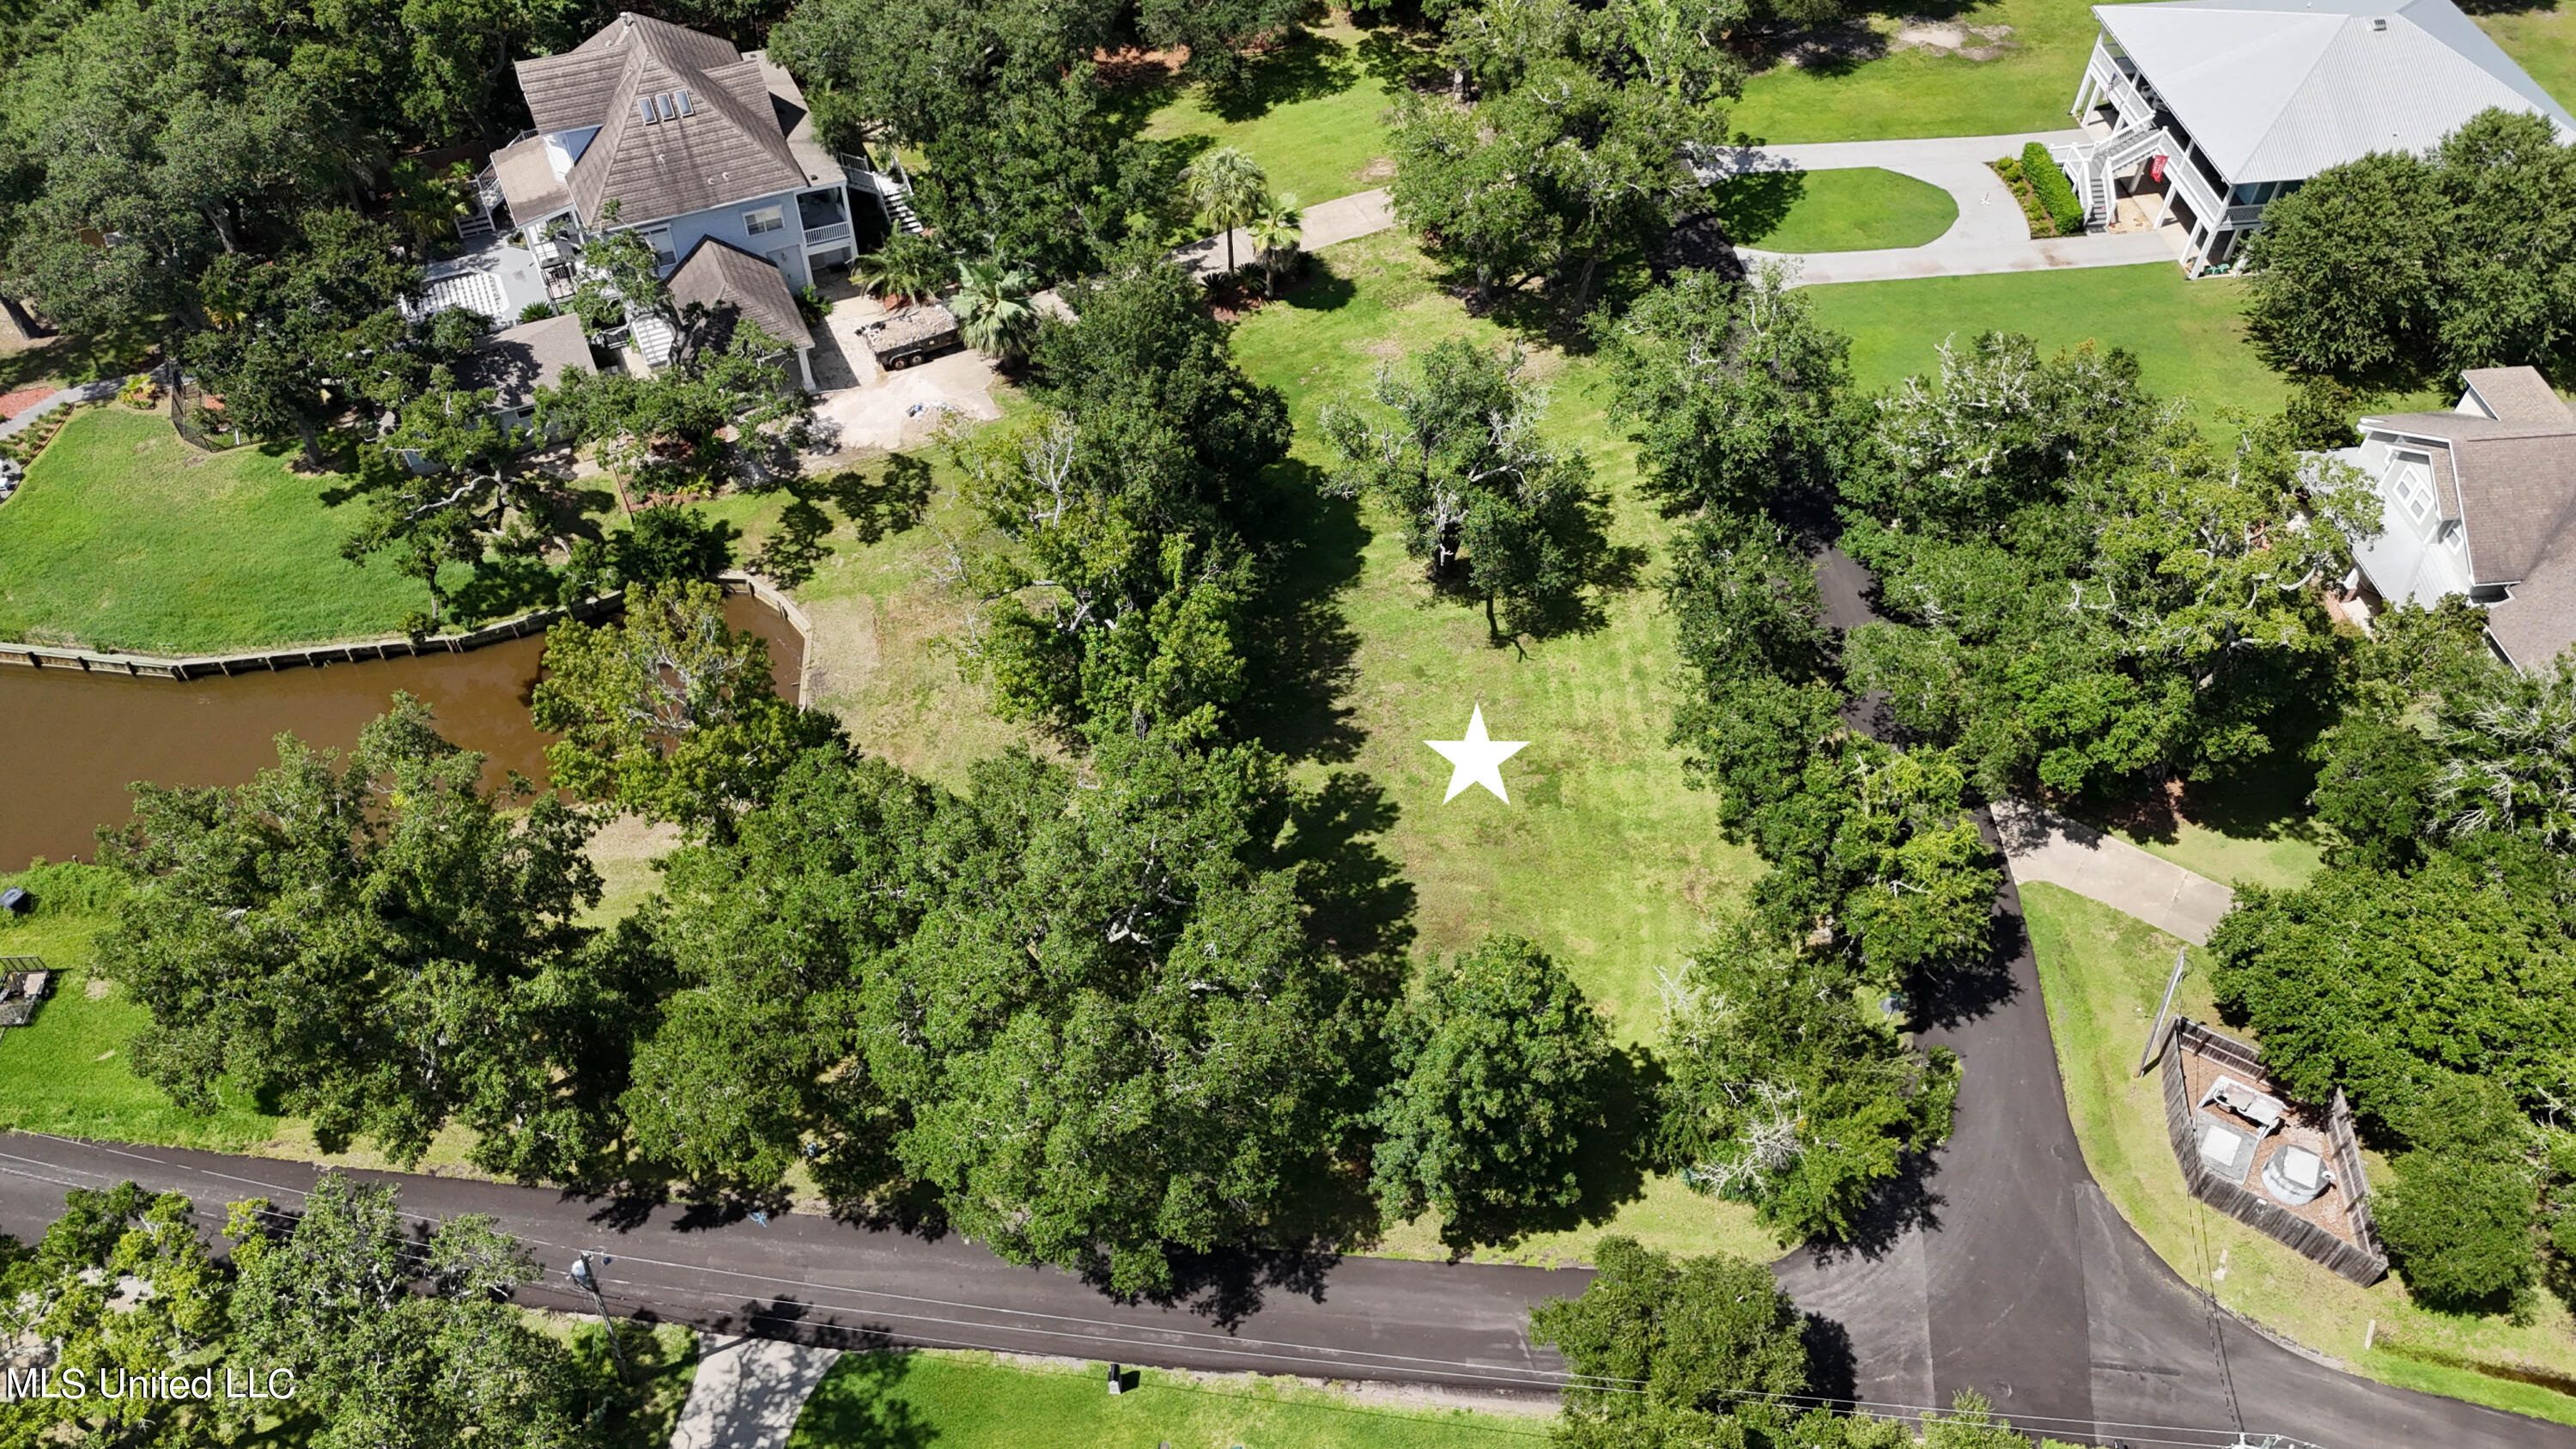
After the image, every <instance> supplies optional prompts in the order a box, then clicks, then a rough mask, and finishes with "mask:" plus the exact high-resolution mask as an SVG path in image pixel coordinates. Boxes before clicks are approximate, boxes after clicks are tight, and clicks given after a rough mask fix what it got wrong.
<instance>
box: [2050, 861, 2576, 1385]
mask: <svg viewBox="0 0 2576 1449" xmlns="http://www.w3.org/2000/svg"><path fill="white" fill-rule="evenodd" d="M2021 900H2022V909H2023V911H2024V913H2025V916H2026V917H2027V919H2028V921H2029V925H2030V934H2031V945H2032V949H2033V951H2034V953H2035V954H2036V955H2037V957H2038V960H2039V976H2040V987H2041V992H2042V995H2043V996H2044V997H2045V998H2046V1001H2047V1005H2048V1022H2049V1031H2050V1034H2051V1035H2052V1036H2053V1037H2054V1038H2055V1041H2056V1045H2057V1062H2058V1071H2059V1074H2060V1076H2061V1077H2062V1078H2063V1080H2064V1082H2065V1086H2066V1105H2067V1111H2068V1115H2070V1116H2071V1117H2072V1118H2073V1119H2074V1122H2075V1135H2076V1138H2077V1140H2078V1141H2079V1142H2080V1143H2081V1144H2082V1146H2083V1149H2084V1161H2085V1165H2086V1166H2087V1167H2089V1168H2090V1169H2091V1170H2092V1173H2093V1177H2094V1180H2095V1181H2097V1182H2099V1183H2100V1184H2101V1186H2102V1191H2103V1192H2104V1193H2105V1194H2106V1195H2107V1196H2108V1197H2109V1198H2110V1200H2111V1202H2112V1205H2113V1206H2114V1207H2116V1208H2118V1209H2119V1212H2120V1215H2121V1216H2122V1217H2124V1218H2126V1219H2128V1221H2129V1224H2130V1226H2132V1227H2134V1228H2136V1229H2137V1230H2138V1235H2139V1236H2140V1237H2143V1238H2145V1239H2146V1241H2147V1243H2148V1245H2149V1246H2150V1247H2152V1248H2154V1249H2155V1251H2156V1253H2157V1255H2158V1256H2160V1257H2162V1258H2163V1259H2164V1260H2165V1262H2166V1263H2167V1264H2169V1265H2171V1266H2172V1268H2173V1269H2174V1271H2175V1272H2177V1273H2179V1274H2181V1275H2182V1277H2183V1278H2184V1280H2185V1281H2187V1282H2190V1283H2192V1284H2193V1285H2195V1286H2197V1287H2200V1288H2202V1289H2205V1290H2208V1291H2211V1292H2213V1293H2215V1294H2216V1295H2217V1298H2218V1301H2219V1302H2220V1303H2221V1304H2222V1305H2224V1306H2225V1307H2227V1308H2228V1309H2230V1310H2231V1311H2234V1312H2236V1313H2240V1314H2242V1315H2244V1316H2245V1317H2247V1318H2250V1319H2252V1320H2254V1321H2255V1322H2257V1323H2259V1324H2262V1325H2263V1326H2264V1327H2266V1328H2267V1329H2270V1330H2271V1331H2273V1332H2275V1333H2278V1334H2280V1335H2282V1336H2284V1337H2286V1338H2288V1339H2290V1340H2291V1341H2293V1342H2296V1343H2298V1344H2301V1345H2303V1346H2305V1347H2307V1348H2310V1349H2314V1350H2317V1351H2319V1352H2322V1353H2327V1354H2331V1355H2333V1356H2335V1357H2336V1358H2338V1359H2341V1360H2343V1361H2344V1363H2345V1364H2346V1365H2347V1366H2349V1367H2351V1368H2352V1369H2354V1370H2355V1371H2357V1372H2360V1373H2364V1374H2367V1375H2369V1376H2370V1377H2372V1378H2376V1379H2381V1380H2384V1381H2386V1382H2388V1383H2393V1384H2400V1385H2404V1386H2406V1387H2409V1388H2419V1389H2424V1390H2427V1391H2429V1392H2433V1393H2440V1394H2449V1395H2451V1396H2453V1397H2455V1398H2462V1399H2468V1400H2471V1401H2474V1402H2477V1403H2482V1404H2490V1405H2493V1406H2495V1407H2497V1408H2500V1409H2507V1410H2511V1411H2513V1412H2515V1413H2522V1414H2531V1415H2534V1416H2537V1417H2540V1418H2545V1419H2554V1420H2557V1421H2558V1422H2561V1423H2570V1424H2576V1397H2570V1396H2568V1395H2565V1394H2560V1393H2555V1392H2552V1391H2551V1390H2548V1389H2545V1388H2541V1387H2539V1386H2537V1385H2533V1384H2528V1383H2519V1382H2514V1381H2512V1380H2509V1379H2505V1378H2498V1377H2493V1376H2490V1375H2488V1374H2482V1373H2477V1372H2474V1371H2471V1370H2468V1369H2464V1368H2460V1367H2455V1366H2452V1365H2449V1364H2445V1363H2441V1362H2437V1361H2433V1360H2435V1359H2437V1358H2439V1357H2444V1356H2447V1357H2450V1358H2453V1359H2457V1360H2463V1361H2474V1362H2481V1363H2486V1364H2490V1365H2499V1366H2513V1365H2526V1366H2529V1367H2531V1368H2535V1369H2540V1370H2544V1371H2547V1372H2553V1373H2562V1374H2563V1373H2576V1336H2571V1330H2576V1319H2571V1317H2570V1314H2569V1311H2568V1307H2567V1305H2566V1304H2565V1303H2563V1302H2561V1301H2560V1300H2559V1299H2558V1298H2557V1297H2555V1296H2553V1295H2551V1294H2549V1293H2546V1292H2543V1293H2540V1294H2537V1295H2535V1298H2534V1302H2533V1305H2532V1310H2531V1312H2530V1314H2529V1316H2528V1318H2527V1319H2526V1321H2524V1322H2520V1323H2516V1322H2514V1321H2512V1319H2510V1318H2508V1317H2505V1316H2502V1315H2497V1316H2490V1317H2483V1318H2472V1317H2462V1316H2457V1315H2451V1314H2437V1313H2430V1312H2426V1311H2425V1310H2423V1309H2420V1308H2417V1307H2416V1306H2414V1305H2413V1304H2412V1303H2410V1302H2409V1301H2408V1300H2407V1297H2406V1290H2405V1288H2404V1286H2403V1285H2402V1284H2401V1283H2400V1282H2399V1281H2398V1280H2397V1279H2395V1278H2393V1277H2392V1278H2384V1279H2382V1280H2380V1281H2379V1282H2378V1283H2377V1284H2375V1285H2373V1286H2371V1287H2368V1288H2363V1287H2359V1286H2357V1285H2355V1284H2352V1283H2349V1282H2347V1281H2345V1280H2344V1279H2341V1278H2338V1277H2336V1276H2335V1275H2334V1274H2333V1273H2332V1272H2330V1271H2328V1270H2327V1269H2325V1268H2323V1267H2321V1266H2319V1265H2318V1264H2315V1263H2312V1262H2310V1261H2308V1260H2307V1259H2306V1258H2303V1257H2301V1256H2299V1255H2298V1254H2297V1253H2296V1252H2293V1251H2292V1250H2290V1249H2289V1248H2287V1247H2285V1246H2283V1245H2282V1244H2280V1243H2277V1242H2275V1241H2273V1240H2272V1239H2270V1238H2268V1237H2265V1236H2264V1235H2263V1234H2261V1233H2259V1232H2256V1231H2255V1230H2254V1229H2252V1228H2250V1227H2247V1226H2245V1225H2244V1224H2242V1223H2239V1222H2237V1221H2235V1220H2234V1219H2232V1218H2229V1217H2227V1216H2226V1215H2225V1214H2223V1213H2220V1212H2217V1211H2214V1210H2212V1209H2210V1208H2208V1207H2205V1206H2203V1205H2202V1204H2200V1203H2197V1202H2195V1201H2193V1200H2192V1198H2191V1197H2190V1196H2189V1194H2188V1193H2187V1192H2186V1191H2185V1190H2184V1187H2183V1179H2182V1169H2181V1168H2180V1167H2179V1166H2178V1165H2177V1164H2176V1162H2175V1160H2174V1154H2173V1146H2172V1143H2171V1142H2170V1140H2169V1139H2168V1138H2167V1135H2166V1129H2165V1117H2164V1105H2163V1097H2162V1093H2161V1090H2160V1087H2159V1081H2158V1078H2157V1076H2156V1074H2155V1073H2153V1072H2149V1073H2148V1074H2146V1075H2144V1076H2137V1075H2134V1073H2135V1071H2136V1068H2137V1065H2138V1058H2139V1054H2140V1052H2141V1051H2142V1050H2143V1049H2144V1047H2145V1046H2146V1041H2147V1032H2148V1029H2149V1027H2150V1026H2151V1025H2152V1023H2153V1020H2154V1017H2155V1012H2156V1006H2157V1003H2158V1001H2159V1000H2160V999H2161V997H2162V995H2163V992H2164V986H2165V980H2166V977H2167V975H2168V974H2169V973H2170V972H2171V971H2172V969H2173V961H2174V952H2175V951H2176V950H2177V949H2179V948H2180V947H2181V944H2182V943H2181V942H2179V941H2176V940H2175V939H2174V938H2173V937H2171V936H2168V935H2166V934H2165V933H2163V932H2162V931H2159V930H2156V929H2155V928H2154V927H2152V926H2149V925H2146V924H2145V923H2143V922H2140V921H2138V920H2135V919H2133V918H2131V917H2129V916H2125V915H2122V914H2120V913H2119V912H2117V911H2114V910H2112V909H2111V908H2110V907H2108V906H2105V905H2100V904H2097V903H2095V902H2093V901H2089V900H2086V899H2084V898H2083V897H2081V896H2077V895H2074V894H2073V893H2071V892H2068V891H2065V890H2061V889H2059V888H2058V887H2056V886H2052V885H2036V884H2034V885H2025V886H2023V887H2022V888H2021ZM2174 1010H2175V1011H2177V1012H2179V1013H2181V1014H2183V1015H2187V1016H2192V1017H2196V1018H2199V1019H2201V1020H2204V1021H2215V1020H2216V1019H2217V1013H2216V1010H2215V1008H2214V1007H2213V1006H2212V1004H2211V1001H2210V992H2209V980H2208V975H2207V969H2206V965H2205V963H2203V962H2202V961H2201V960H2200V959H2199V958H2198V956H2197V953H2195V958H2194V965H2193V968H2192V970H2191V971H2190V972H2189V973H2188V974H2187V975H2185V976H2184V978H2183V982H2182V989H2181V991H2180V993H2179V994H2178V995H2177V997H2176V1000H2175V1003H2174ZM2230 1030H2231V1031H2233V1030H2236V1029H2235V1028H2230ZM2370 1171H2371V1173H2372V1174H2373V1180H2374V1181H2375V1182H2380V1183H2385V1182H2386V1181H2388V1173H2387V1170H2386V1167H2385V1165H2384V1164H2382V1163H2380V1162H2378V1161H2376V1160H2373V1161H2372V1162H2371V1163H2370ZM2366 1339H2367V1340H2372V1341H2373V1346H2372V1347H2370V1348H2368V1349H2365V1348H2364V1347H2363V1344H2364V1342H2365V1340H2366Z"/></svg>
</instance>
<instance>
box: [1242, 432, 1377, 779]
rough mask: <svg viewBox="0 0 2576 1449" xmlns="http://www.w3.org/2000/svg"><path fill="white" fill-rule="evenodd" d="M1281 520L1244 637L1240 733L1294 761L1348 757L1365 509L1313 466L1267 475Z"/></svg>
mask: <svg viewBox="0 0 2576 1449" xmlns="http://www.w3.org/2000/svg"><path fill="white" fill-rule="evenodd" d="M1270 478H1271V480H1272V483H1273V486H1274V489H1275V494H1274V496H1275V497H1276V499H1277V513H1276V516H1275V518H1274V519H1273V520H1272V522H1271V524H1270V526H1269V528H1268V529H1267V530H1266V531H1267V532H1268V533H1269V534H1270V536H1271V538H1272V539H1273V540H1274V542H1273V543H1272V546H1271V547H1272V559H1273V564H1272V567H1271V569H1270V570H1269V574H1268V579H1267V581H1266V584H1265V587H1264V589H1263V591H1262V593H1261V595H1260V596H1259V597H1258V598H1256V599H1254V600H1253V601H1252V606H1251V609H1250V610H1249V612H1250V613H1251V615H1252V617H1253V618H1254V619H1256V620H1258V621H1260V622H1259V624H1258V625H1257V626H1256V627H1254V628H1252V629H1250V630H1247V631H1246V634H1247V637H1246V638H1245V639H1244V641H1243V642H1244V654H1245V659H1244V665H1245V668H1244V678H1245V680H1246V688H1245V691H1244V695H1243V698H1242V699H1241V700H1240V701H1238V702H1237V704H1236V706H1235V711H1234V713H1235V718H1236V719H1237V720H1238V721H1239V722H1240V723H1241V727H1242V729H1243V732H1244V733H1245V734H1246V735H1248V736H1250V737H1251V738H1253V739H1255V740H1258V741H1259V742H1260V743H1261V744H1263V745H1264V746H1266V747H1268V748H1270V749H1272V750H1276V751H1278V752H1279V753H1280V754H1282V755H1285V756H1287V757H1288V758H1290V759H1292V760H1336V761H1337V760H1348V759H1350V758H1352V757H1353V756H1354V755H1356V754H1357V753H1358V752H1359V742H1360V734H1359V731H1358V730H1357V729H1355V728H1354V727H1353V726H1352V724H1351V713H1352V712H1351V708H1350V706H1348V705H1347V704H1345V703H1343V699H1344V698H1345V696H1347V695H1348V693H1349V692H1350V689H1351V686H1352V684H1353V682H1354V681H1355V680H1356V679H1357V678H1358V667H1357V665H1356V664H1355V663H1354V662H1353V661H1354V659H1355V657H1356V656H1357V654H1358V652H1359V635H1358V634H1357V632H1355V631H1354V630H1353V629H1352V628H1351V626H1350V623H1349V621H1348V620H1347V619H1346V618H1344V616H1343V613H1342V604H1341V596H1342V594H1343V592H1344V591H1345V590H1347V589H1349V588H1350V587H1351V586H1352V585H1353V584H1355V583H1357V582H1358V581H1359V576H1360V555H1361V551H1362V550H1364V549H1365V548H1367V547H1368V541H1369V531H1368V527H1367V525H1366V524H1364V523H1362V522H1361V520H1360V511H1359V504H1358V503H1357V502H1355V501H1354V500H1352V499H1348V498H1336V497H1333V496H1331V495H1329V494H1327V493H1325V492H1324V491H1323V489H1324V475H1323V474H1322V472H1321V471H1320V470H1318V469H1316V468H1315V467H1314V466H1313V465H1311V464H1308V463H1303V462H1297V461H1290V462H1287V463H1283V464H1281V465H1279V466H1278V467H1277V468H1274V469H1272V470H1271V473H1270Z"/></svg>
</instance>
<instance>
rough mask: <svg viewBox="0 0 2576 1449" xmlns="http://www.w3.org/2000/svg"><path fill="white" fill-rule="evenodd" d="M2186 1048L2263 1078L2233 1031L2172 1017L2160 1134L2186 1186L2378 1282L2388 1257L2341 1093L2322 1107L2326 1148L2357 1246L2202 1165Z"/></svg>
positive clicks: (2313, 1254)
mask: <svg viewBox="0 0 2576 1449" xmlns="http://www.w3.org/2000/svg"><path fill="white" fill-rule="evenodd" d="M2184 1052H2192V1055H2200V1057H2208V1060H2213V1062H2218V1065H2223V1067H2228V1070H2239V1073H2246V1075H2251V1078H2262V1052H2257V1049H2254V1047H2249V1044H2246V1042H2239V1039H2233V1036H2226V1034H2218V1031H2210V1029H2208V1026H2202V1024H2197V1021H2190V1018H2179V1021H2174V1031H2172V1036H2169V1039H2166V1052H2164V1132H2166V1137H2172V1142H2174V1160H2177V1163H2182V1181H2184V1186H2190V1189H2192V1196H2197V1199H2200V1201H2205V1204H2210V1207H2215V1209H2218V1212H2226V1214H2228V1217H2233V1220H2236V1222H2244V1225H2246V1227H2251V1230H2257V1232H2262V1235H2267V1238H2275V1240H2280V1243H2287V1245H2290V1248H2293V1250H2298V1253H2300V1256H2306V1258H2313V1261H2318V1263H2324V1266H2329V1269H2334V1271H2336V1274H2342V1276H2347V1279H2352V1281H2357V1284H2375V1281H2380V1279H2383V1276H2385V1274H2388V1256H2385V1253H2380V1248H2378V1243H2380V1238H2378V1230H2375V1227H2372V1225H2370V1207H2367V1199H2370V1183H2367V1181H2365V1178H2362V1150H2360V1142H2357V1140H2354V1137H2352V1109H2349V1106H2344V1093H2342V1091H2336V1093H2334V1106H2331V1109H2329V1111H2326V1145H2329V1150H2331V1152H2334V1173H2336V1176H2334V1183H2336V1186H2339V1189H2342V1191H2344V1201H2347V1209H2349V1217H2352V1230H2354V1232H2357V1235H2360V1245H2354V1243H2347V1240H2342V1238H2336V1235H2334V1232H2326V1230H2324V1227H2318V1225H2313V1222H2308V1220H2303V1217H2298V1214H2293V1212H2287V1209H2282V1207H2280V1204H2277V1201H2269V1199H2264V1196H2262V1194H2257V1191H2251V1189H2246V1186H2244V1183H2231V1181H2226V1178H2221V1176H2218V1173H2213V1171H2210V1168H2208V1165H2205V1163H2202V1160H2200V1140H2197V1134H2195V1132H2192V1088H2190V1085H2184V1075H2182V1055H2184Z"/></svg>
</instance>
